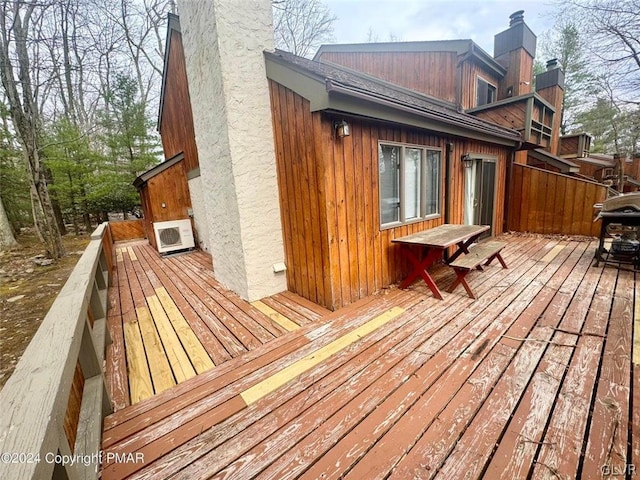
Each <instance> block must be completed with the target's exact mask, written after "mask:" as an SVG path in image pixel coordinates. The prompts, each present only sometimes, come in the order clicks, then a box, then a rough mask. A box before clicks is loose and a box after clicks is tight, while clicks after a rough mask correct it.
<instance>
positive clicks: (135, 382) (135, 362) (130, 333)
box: [124, 322, 153, 403]
mask: <svg viewBox="0 0 640 480" xmlns="http://www.w3.org/2000/svg"><path fill="white" fill-rule="evenodd" d="M124 338H125V345H126V350H127V363H128V368H129V389H130V395H131V403H138V402H139V401H140V400H144V399H145V398H149V397H151V396H152V395H153V385H152V383H151V375H150V374H149V366H148V364H147V358H146V356H145V353H144V345H143V344H142V336H141V335H140V329H139V328H138V323H137V322H126V323H125V324H124Z"/></svg>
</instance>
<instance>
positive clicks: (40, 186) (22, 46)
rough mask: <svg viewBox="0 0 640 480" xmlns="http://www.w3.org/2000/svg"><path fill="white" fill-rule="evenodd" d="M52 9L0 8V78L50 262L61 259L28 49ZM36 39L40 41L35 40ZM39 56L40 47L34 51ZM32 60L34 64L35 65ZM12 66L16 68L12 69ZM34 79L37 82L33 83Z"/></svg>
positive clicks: (14, 5)
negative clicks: (25, 166) (52, 259)
mask: <svg viewBox="0 0 640 480" xmlns="http://www.w3.org/2000/svg"><path fill="white" fill-rule="evenodd" d="M50 7H51V5H44V4H42V3H38V2H36V1H35V0H31V1H28V2H27V1H15V2H10V1H3V2H2V5H1V6H0V78H1V79H2V85H3V87H4V89H5V92H6V95H7V103H8V107H9V113H10V116H11V120H12V123H13V126H14V128H15V130H16V133H17V136H18V138H19V140H20V144H21V146H22V149H23V153H24V158H25V160H26V163H27V167H28V171H29V181H30V184H31V194H32V199H33V212H34V220H35V226H36V229H37V231H38V233H39V235H40V236H41V238H42V240H43V241H44V244H45V248H46V250H47V253H48V254H49V255H50V256H51V257H52V258H60V257H62V256H63V255H64V248H63V245H62V238H61V236H60V231H59V229H58V225H57V223H56V219H55V214H54V211H53V206H52V203H51V197H50V195H49V190H48V188H47V181H46V171H45V166H44V164H43V159H42V157H41V149H40V137H41V136H40V128H41V117H40V110H39V105H38V88H40V86H41V85H42V84H44V83H45V82H42V83H40V81H39V80H40V79H39V78H38V75H39V72H38V69H37V68H34V65H35V64H37V59H34V58H31V55H30V51H29V47H30V43H29V42H30V38H33V35H32V34H33V32H32V31H31V29H32V28H34V29H35V30H36V32H38V31H39V30H40V27H41V25H42V21H43V17H44V14H45V13H47V10H48V9H49V8H50ZM35 38H39V37H35ZM33 48H34V49H35V51H36V52H38V48H39V45H37V44H36V45H35V46H34V47H33ZM33 60H36V62H34V61H33ZM14 64H15V66H14ZM34 76H35V78H36V81H34Z"/></svg>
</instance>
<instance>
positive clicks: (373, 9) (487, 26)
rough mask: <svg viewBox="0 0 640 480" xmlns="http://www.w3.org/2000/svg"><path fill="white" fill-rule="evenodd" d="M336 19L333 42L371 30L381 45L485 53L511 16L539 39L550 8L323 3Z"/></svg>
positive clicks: (470, 1)
mask: <svg viewBox="0 0 640 480" xmlns="http://www.w3.org/2000/svg"><path fill="white" fill-rule="evenodd" d="M325 3H326V4H327V5H328V6H329V8H330V9H331V11H332V12H333V13H334V14H335V15H337V16H338V21H337V22H336V25H335V37H336V43H360V42H366V41H367V35H368V32H369V29H370V28H371V30H372V31H373V32H374V33H376V34H377V36H378V37H379V39H380V41H388V40H389V35H390V34H392V35H394V36H395V37H397V38H399V39H400V40H402V41H419V40H451V39H461V38H470V39H472V40H474V41H475V42H476V43H477V44H478V45H480V46H481V47H482V48H483V49H485V50H486V51H487V52H488V53H492V52H493V37H494V35H495V34H497V33H499V32H501V31H503V30H505V29H507V28H508V27H509V15H511V14H512V13H513V12H515V11H517V10H524V11H525V14H524V15H525V22H526V23H527V25H529V27H530V28H531V29H532V30H533V32H534V33H535V34H536V35H537V36H538V37H540V35H541V34H542V33H543V32H544V31H546V30H548V29H549V28H551V26H552V25H553V18H552V17H551V16H550V12H551V11H552V10H553V7H552V6H551V5H549V4H547V3H541V2H539V1H531V0H527V1H522V2H517V1H513V0H484V1H478V0H448V1H442V0H435V1H428V0H423V1H417V0H395V1H392V0H387V1H380V0H325Z"/></svg>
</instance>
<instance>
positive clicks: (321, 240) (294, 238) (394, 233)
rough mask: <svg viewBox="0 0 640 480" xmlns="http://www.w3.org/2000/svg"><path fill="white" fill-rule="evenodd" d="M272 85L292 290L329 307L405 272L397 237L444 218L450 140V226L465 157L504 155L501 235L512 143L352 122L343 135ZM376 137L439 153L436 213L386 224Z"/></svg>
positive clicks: (498, 218)
mask: <svg viewBox="0 0 640 480" xmlns="http://www.w3.org/2000/svg"><path fill="white" fill-rule="evenodd" d="M270 91H271V102H272V114H273V124H274V139H275V146H276V158H277V169H278V182H279V191H280V207H281V215H282V225H283V235H284V244H285V256H286V262H287V282H288V288H289V290H291V291H293V292H295V293H297V294H299V295H301V296H303V297H305V298H308V299H310V300H312V301H314V302H316V303H318V304H320V305H323V306H325V307H327V308H330V309H332V310H333V309H336V308H340V307H342V306H345V305H348V304H350V303H353V302H355V301H356V300H358V299H360V298H363V297H365V296H367V295H371V294H373V293H375V292H378V291H380V290H381V289H382V288H384V287H386V286H388V285H390V284H393V283H396V282H398V281H399V280H400V279H402V278H403V277H404V276H406V275H407V274H408V264H407V262H406V261H405V259H404V258H403V257H402V256H401V254H400V251H399V247H398V245H394V244H392V243H391V240H392V239H394V238H397V237H400V236H403V235H408V234H410V233H415V232H418V231H420V230H424V229H427V228H432V227H434V226H436V225H439V224H442V223H443V222H444V188H445V185H444V182H445V174H444V172H445V167H446V155H445V145H446V143H447V142H452V143H453V144H454V148H453V155H452V169H451V185H450V192H451V202H450V206H449V214H450V222H451V223H461V222H462V220H463V211H462V208H463V195H464V172H463V164H462V161H461V157H462V155H464V154H465V153H475V154H483V155H491V156H495V157H497V159H498V162H497V179H496V189H497V192H496V204H495V218H494V225H495V233H496V234H498V233H501V232H502V231H503V226H502V223H503V220H502V219H503V217H504V195H505V178H506V160H507V155H508V153H509V151H508V149H506V148H504V147H498V146H493V145H489V144H484V143H482V142H476V141H467V140H459V139H449V138H446V137H443V136H439V135H437V134H434V133H429V132H425V131H420V130H416V129H409V128H403V127H399V126H391V125H385V124H382V123H379V122H374V121H367V120H361V119H355V118H351V119H349V124H350V127H351V135H350V136H348V137H345V138H342V139H337V138H335V137H334V135H333V122H334V121H335V120H337V118H335V119H334V118H332V117H331V116H329V115H327V114H323V113H321V112H315V113H311V112H310V108H309V102H308V101H307V100H305V99H303V98H302V97H300V96H299V95H297V94H295V93H293V92H292V91H291V90H288V89H287V88H285V87H283V86H282V85H279V84H277V83H275V82H273V81H271V82H270ZM312 133H313V136H312V138H313V141H308V140H305V139H308V138H310V135H311V134H312ZM379 141H389V142H402V143H407V144H415V145H422V146H430V147H434V148H438V149H441V151H442V155H441V162H442V172H443V175H442V185H441V190H440V192H441V199H440V200H441V205H443V207H442V213H443V215H442V216H441V217H440V218H436V219H431V220H426V221H419V222H416V223H413V224H409V225H403V226H400V227H397V228H390V229H385V230H381V229H380V214H379V200H378V198H379V191H378V142H379Z"/></svg>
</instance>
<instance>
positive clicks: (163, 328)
mask: <svg viewBox="0 0 640 480" xmlns="http://www.w3.org/2000/svg"><path fill="white" fill-rule="evenodd" d="M147 302H148V304H149V310H150V311H151V315H152V316H153V321H154V323H155V324H156V327H157V329H158V334H159V335H160V338H161V339H162V344H163V345H164V349H165V352H166V354H167V358H168V359H169V363H170V364H171V370H172V371H173V374H174V376H175V378H176V381H177V382H178V383H180V382H184V381H185V380H187V379H188V378H191V377H193V376H195V374H196V371H195V370H194V368H193V365H191V361H190V360H189V356H188V355H187V353H186V352H185V351H184V348H183V347H182V344H181V343H180V338H179V337H178V335H177V334H176V332H175V330H174V329H173V325H171V322H170V321H169V318H168V317H167V314H166V313H165V311H164V309H163V308H162V304H161V303H160V300H158V297H156V296H150V297H147Z"/></svg>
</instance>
